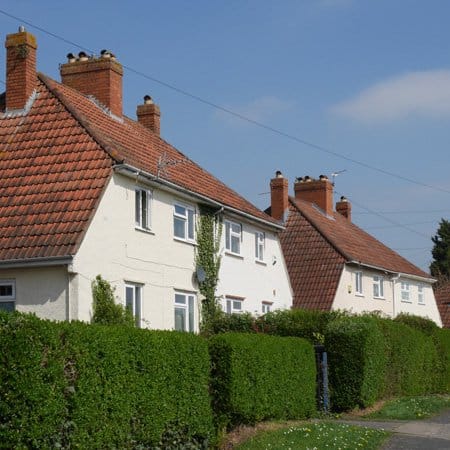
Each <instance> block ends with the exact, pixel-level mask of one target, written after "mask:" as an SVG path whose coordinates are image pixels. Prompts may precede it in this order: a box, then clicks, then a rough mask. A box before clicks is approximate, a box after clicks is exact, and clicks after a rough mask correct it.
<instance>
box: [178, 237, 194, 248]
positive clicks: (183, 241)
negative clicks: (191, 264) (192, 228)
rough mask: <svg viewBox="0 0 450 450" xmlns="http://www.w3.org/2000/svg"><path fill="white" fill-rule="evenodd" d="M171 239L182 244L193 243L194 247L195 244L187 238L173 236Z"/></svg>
mask: <svg viewBox="0 0 450 450" xmlns="http://www.w3.org/2000/svg"><path fill="white" fill-rule="evenodd" d="M173 240H174V241H177V242H182V243H183V244H188V245H193V246H194V247H195V246H197V243H196V242H195V241H188V240H187V239H183V238H179V237H176V236H175V237H174V238H173Z"/></svg>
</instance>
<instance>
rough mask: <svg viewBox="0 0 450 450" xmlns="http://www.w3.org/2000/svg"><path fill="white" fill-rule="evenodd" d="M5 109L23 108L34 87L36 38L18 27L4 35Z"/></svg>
mask: <svg viewBox="0 0 450 450" xmlns="http://www.w3.org/2000/svg"><path fill="white" fill-rule="evenodd" d="M5 47H6V110H7V111H13V110H21V109H24V108H25V106H26V104H27V101H28V100H29V98H30V97H31V95H32V94H33V92H34V90H35V89H36V81H37V77H36V49H37V44H36V38H35V37H34V36H33V35H32V34H31V33H28V32H27V31H25V28H24V27H22V26H21V27H19V32H18V33H14V34H8V35H7V36H6V42H5Z"/></svg>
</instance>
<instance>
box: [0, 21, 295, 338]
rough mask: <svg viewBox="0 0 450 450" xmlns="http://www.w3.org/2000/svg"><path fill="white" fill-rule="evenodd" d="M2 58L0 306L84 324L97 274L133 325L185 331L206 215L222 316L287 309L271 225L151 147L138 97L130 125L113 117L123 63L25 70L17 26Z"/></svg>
mask: <svg viewBox="0 0 450 450" xmlns="http://www.w3.org/2000/svg"><path fill="white" fill-rule="evenodd" d="M6 52H7V61H6V92H5V93H3V94H2V95H1V96H0V174H1V178H0V180H1V181H0V183H1V184H0V229H1V230H2V231H1V234H0V307H1V308H3V309H9V310H11V309H17V310H19V311H26V312H33V313H36V314H37V315H38V316H40V317H45V318H51V319H55V320H83V321H89V320H90V319H91V316H92V294H91V282H92V280H93V279H94V278H95V277H96V275H97V274H101V275H102V277H103V278H105V279H106V280H108V281H110V283H111V284H112V285H113V286H114V287H115V289H116V291H115V292H116V295H117V297H118V300H119V301H120V302H122V303H123V304H124V305H127V306H128V307H129V308H131V310H132V311H133V314H134V316H135V318H136V322H137V324H138V325H139V326H142V327H150V328H157V329H178V330H186V331H195V330H198V327H199V320H200V306H201V299H202V298H201V296H200V294H199V284H198V281H199V280H198V278H201V272H202V269H201V268H198V267H197V266H196V262H195V252H196V248H197V242H196V233H197V226H198V223H199V217H200V214H201V210H202V208H205V207H207V208H209V209H210V210H212V211H213V212H214V214H215V215H216V217H218V218H219V219H220V221H221V222H222V223H223V232H222V240H221V245H220V255H221V257H222V260H221V268H220V273H219V280H220V281H219V285H218V289H217V294H218V296H220V297H221V302H222V305H223V308H224V309H225V310H226V311H227V312H240V311H249V312H251V313H253V314H262V313H264V312H266V311H268V310H270V309H279V308H290V307H291V305H292V292H291V287H290V284H289V277H288V274H287V269H286V265H285V262H284V259H283V255H282V252H281V245H280V241H279V234H280V232H281V231H282V226H281V225H280V224H279V223H278V222H277V221H276V220H274V219H273V218H272V217H270V216H268V215H267V214H265V213H264V212H262V211H260V210H259V209H258V208H256V207H255V206H253V205H252V204H251V203H249V202H248V201H247V200H245V199H244V198H243V197H241V196H240V195H239V194H237V193H236V192H234V191H233V190H232V189H230V188H229V187H228V186H226V185H225V184H224V183H222V182H220V181H219V180H218V179H217V178H215V177H214V176H213V175H211V174H210V173H208V172H207V171H206V170H204V169H202V168H201V167H199V166H198V165H197V164H196V163H195V162H193V161H191V160H190V159H189V158H188V157H187V156H185V155H184V154H182V153H181V152H179V151H178V150H177V149H175V148H174V147H173V146H171V145H170V144H169V143H167V142H166V141H165V140H163V139H162V138H161V136H160V109H159V107H158V106H157V105H156V104H155V103H154V102H153V101H152V99H151V98H150V97H149V96H145V98H144V103H143V104H140V105H138V106H137V120H133V119H130V118H128V117H126V116H125V115H124V114H123V111H122V75H123V68H122V66H121V64H120V63H119V62H118V61H117V59H116V58H115V56H114V55H113V54H112V53H111V52H109V51H102V52H101V55H100V56H99V57H96V56H89V55H86V54H85V53H84V52H80V53H79V55H78V56H75V55H73V54H69V55H68V56H67V58H68V59H67V62H66V63H64V64H62V65H61V66H60V72H61V80H62V81H61V82H57V81H55V80H52V79H51V78H49V77H48V76H46V75H44V74H42V73H38V72H36V52H37V44H36V39H35V37H34V36H33V35H32V34H30V33H28V32H27V31H25V30H24V29H23V27H21V28H20V29H19V32H18V33H14V34H10V35H8V36H7V37H6ZM199 271H200V275H199Z"/></svg>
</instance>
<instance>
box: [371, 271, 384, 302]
mask: <svg viewBox="0 0 450 450" xmlns="http://www.w3.org/2000/svg"><path fill="white" fill-rule="evenodd" d="M373 296H374V297H375V298H384V289H383V277H380V276H378V275H375V276H374V277H373Z"/></svg>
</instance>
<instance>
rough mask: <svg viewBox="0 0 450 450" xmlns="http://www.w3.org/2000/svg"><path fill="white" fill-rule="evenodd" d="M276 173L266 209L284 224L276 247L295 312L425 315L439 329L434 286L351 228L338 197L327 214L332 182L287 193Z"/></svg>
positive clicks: (309, 182)
mask: <svg viewBox="0 0 450 450" xmlns="http://www.w3.org/2000/svg"><path fill="white" fill-rule="evenodd" d="M288 184H289V183H288V180H287V179H286V178H284V177H283V175H282V173H281V172H277V174H276V177H275V178H273V179H272V180H271V182H270V189H271V207H270V209H269V210H268V211H267V212H269V213H270V214H271V215H272V217H273V218H274V219H277V220H278V221H279V222H280V223H283V224H284V225H285V227H286V228H285V230H284V231H282V233H281V245H282V248H283V253H284V257H285V259H286V264H287V267H288V271H289V275H290V278H291V284H292V289H293V295H294V298H293V305H294V307H296V308H307V309H317V310H338V309H340V310H349V311H352V312H354V313H362V312H365V311H381V312H382V313H384V314H386V315H388V316H390V317H395V316H397V315H398V314H400V313H409V314H415V315H418V316H423V317H429V318H430V319H432V320H433V321H435V322H436V323H437V324H438V325H440V326H441V319H440V316H439V311H438V308H437V306H436V300H435V298H434V294H433V289H432V285H433V283H434V281H435V280H433V278H432V277H431V276H430V275H429V274H427V273H425V272H424V271H422V270H420V269H419V268H418V267H416V266H414V265H413V264H412V263H410V262H409V261H407V260H406V259H404V258H403V257H401V256H400V255H399V254H397V253H396V252H394V251H393V250H391V249H390V248H388V247H386V246H385V245H384V244H382V243H381V242H380V241H378V240H377V239H375V238H374V237H373V236H371V235H369V234H367V233H366V232H365V231H363V230H362V229H361V228H359V227H357V226H356V225H355V224H354V223H352V219H351V203H350V202H349V201H347V199H345V198H344V197H342V198H341V200H340V201H339V202H337V203H336V211H334V209H333V184H332V183H331V182H330V180H329V179H328V178H327V177H326V176H323V175H321V176H320V177H319V179H313V178H311V177H309V176H307V177H304V178H299V179H297V180H296V182H295V184H294V191H295V196H294V197H290V196H289V195H288V190H289V186H288Z"/></svg>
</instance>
